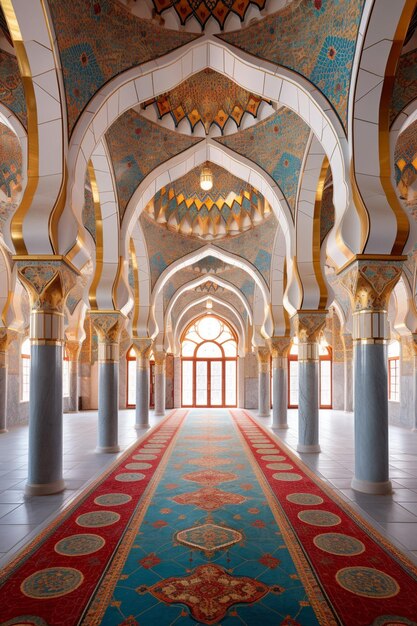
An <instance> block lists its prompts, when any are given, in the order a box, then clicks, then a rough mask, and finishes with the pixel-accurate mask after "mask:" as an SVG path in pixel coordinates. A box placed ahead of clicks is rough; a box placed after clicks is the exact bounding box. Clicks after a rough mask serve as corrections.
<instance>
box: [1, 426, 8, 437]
mask: <svg viewBox="0 0 417 626" xmlns="http://www.w3.org/2000/svg"><path fill="white" fill-rule="evenodd" d="M8 432H9V431H8V430H7V428H2V429H1V430H0V435H1V433H8Z"/></svg>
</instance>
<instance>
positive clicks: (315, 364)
mask: <svg viewBox="0 0 417 626" xmlns="http://www.w3.org/2000/svg"><path fill="white" fill-rule="evenodd" d="M326 315H327V311H302V310H301V311H298V312H297V313H296V314H295V315H294V317H293V318H292V321H293V325H294V329H295V332H296V335H297V337H298V445H297V451H298V452H303V453H317V452H320V444H319V337H320V333H321V331H322V329H323V327H324V325H325V323H326Z"/></svg>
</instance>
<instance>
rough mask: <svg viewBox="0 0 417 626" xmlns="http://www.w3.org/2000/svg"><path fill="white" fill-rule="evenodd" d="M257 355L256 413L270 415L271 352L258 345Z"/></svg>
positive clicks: (260, 415) (261, 415) (264, 415)
mask: <svg viewBox="0 0 417 626" xmlns="http://www.w3.org/2000/svg"><path fill="white" fill-rule="evenodd" d="M257 357H258V415H259V417H269V416H270V415H271V369H270V362H271V353H270V351H269V348H265V347H259V348H258V350H257Z"/></svg>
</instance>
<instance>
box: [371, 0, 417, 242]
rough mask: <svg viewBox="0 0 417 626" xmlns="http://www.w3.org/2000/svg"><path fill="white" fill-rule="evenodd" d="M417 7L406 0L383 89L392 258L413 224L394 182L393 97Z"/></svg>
mask: <svg viewBox="0 0 417 626" xmlns="http://www.w3.org/2000/svg"><path fill="white" fill-rule="evenodd" d="M416 6H417V1H416V0H406V2H405V7H404V9H403V12H402V14H401V18H400V21H399V23H398V25H397V29H396V31H395V35H394V40H393V42H392V46H391V50H390V53H389V57H388V62H387V65H386V68H385V75H384V82H383V85H382V92H381V99H380V107H379V120H378V126H379V131H378V147H379V163H380V176H379V177H380V180H381V185H382V188H383V190H384V192H385V195H386V197H387V200H388V203H389V205H390V207H391V209H392V210H393V212H394V214H395V217H396V220H397V236H396V239H395V242H394V245H393V247H392V250H391V254H401V253H402V251H403V250H404V246H405V244H406V242H407V239H408V235H409V233H410V224H409V221H408V218H407V215H406V213H405V211H404V209H403V207H402V206H401V203H400V201H399V199H398V196H397V194H396V191H395V189H394V187H393V184H392V178H391V156H390V107H391V101H392V93H393V90H394V82H395V75H396V72H397V68H398V61H399V58H400V56H401V51H402V49H403V45H404V39H405V37H406V35H407V31H408V27H409V25H410V22H411V18H412V16H413V13H414V10H415V8H416Z"/></svg>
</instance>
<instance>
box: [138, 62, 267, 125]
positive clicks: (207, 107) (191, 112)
mask: <svg viewBox="0 0 417 626" xmlns="http://www.w3.org/2000/svg"><path fill="white" fill-rule="evenodd" d="M262 102H267V101H265V100H264V99H263V98H261V97H259V96H256V95H254V94H253V93H249V92H248V91H246V89H242V87H239V86H238V85H237V84H236V83H234V82H232V81H231V80H229V79H228V78H226V76H223V75H222V74H219V73H218V72H215V71H214V70H211V69H205V70H202V71H201V72H198V73H197V74H195V75H194V76H191V78H188V79H187V80H186V81H184V82H183V83H181V85H179V86H178V87H176V88H175V89H173V90H172V91H170V92H168V93H165V94H162V95H160V96H158V97H157V98H154V99H152V100H149V101H148V102H145V103H144V108H145V109H147V107H149V106H154V107H155V110H156V113H157V115H158V117H159V118H160V119H162V118H163V117H165V116H166V115H170V116H171V117H172V119H173V120H174V124H175V126H178V124H180V122H182V121H183V120H187V121H188V123H189V125H190V130H191V131H194V129H195V128H196V126H197V124H200V123H201V124H202V126H203V128H204V131H205V133H206V134H207V135H208V133H209V131H210V127H211V126H212V125H215V126H217V127H218V128H219V129H220V131H221V132H222V133H223V131H224V129H225V126H226V124H227V122H228V121H229V120H231V121H232V122H234V124H233V130H234V132H235V131H236V130H237V129H238V128H239V127H240V125H241V123H242V120H243V118H244V116H245V114H249V115H250V116H252V118H254V119H255V118H256V117H257V115H258V111H259V107H260V105H261V103H262ZM268 104H270V103H269V102H268ZM271 113H272V109H271Z"/></svg>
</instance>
